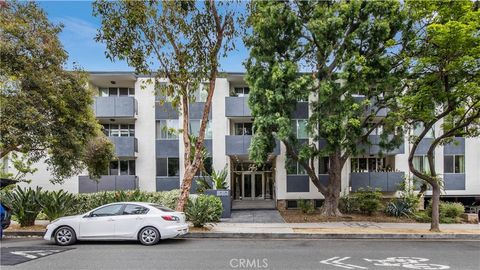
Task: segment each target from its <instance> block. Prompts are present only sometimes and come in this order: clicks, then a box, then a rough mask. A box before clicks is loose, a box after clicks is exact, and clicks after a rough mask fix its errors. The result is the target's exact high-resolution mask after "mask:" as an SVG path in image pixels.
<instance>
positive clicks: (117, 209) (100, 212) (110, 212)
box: [90, 204, 123, 217]
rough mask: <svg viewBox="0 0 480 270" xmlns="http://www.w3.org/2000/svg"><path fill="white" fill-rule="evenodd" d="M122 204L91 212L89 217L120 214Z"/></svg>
mask: <svg viewBox="0 0 480 270" xmlns="http://www.w3.org/2000/svg"><path fill="white" fill-rule="evenodd" d="M122 207H123V204H114V205H109V206H105V207H102V208H100V209H97V210H95V211H93V212H92V213H91V214H90V216H92V217H105V216H114V215H118V214H119V212H120V209H122Z"/></svg>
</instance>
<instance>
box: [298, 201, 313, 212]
mask: <svg viewBox="0 0 480 270" xmlns="http://www.w3.org/2000/svg"><path fill="white" fill-rule="evenodd" d="M297 205H298V208H300V210H302V212H303V213H305V214H313V212H315V207H314V206H313V203H312V201H311V200H303V199H302V200H298V201H297Z"/></svg>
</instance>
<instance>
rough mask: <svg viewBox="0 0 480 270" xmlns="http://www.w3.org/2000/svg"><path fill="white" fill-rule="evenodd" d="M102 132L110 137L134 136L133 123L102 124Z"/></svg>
mask: <svg viewBox="0 0 480 270" xmlns="http://www.w3.org/2000/svg"><path fill="white" fill-rule="evenodd" d="M103 133H104V134H105V136H110V137H135V125H134V124H122V125H118V124H103Z"/></svg>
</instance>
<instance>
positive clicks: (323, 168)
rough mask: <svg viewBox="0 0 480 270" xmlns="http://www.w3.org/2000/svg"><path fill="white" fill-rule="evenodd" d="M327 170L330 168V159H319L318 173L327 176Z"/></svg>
mask: <svg viewBox="0 0 480 270" xmlns="http://www.w3.org/2000/svg"><path fill="white" fill-rule="evenodd" d="M329 168H330V159H329V158H328V157H320V160H319V164H318V173H319V174H328V169H329Z"/></svg>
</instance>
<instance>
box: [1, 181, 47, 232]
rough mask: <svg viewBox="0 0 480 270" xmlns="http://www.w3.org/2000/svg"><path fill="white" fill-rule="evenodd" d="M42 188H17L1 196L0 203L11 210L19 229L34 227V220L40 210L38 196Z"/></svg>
mask: <svg viewBox="0 0 480 270" xmlns="http://www.w3.org/2000/svg"><path fill="white" fill-rule="evenodd" d="M41 195H42V188H40V187H37V188H36V189H32V188H30V187H29V188H21V187H19V186H17V187H16V188H15V189H13V190H11V191H9V192H5V193H4V194H3V198H2V203H4V204H5V205H6V206H7V207H8V208H10V209H12V214H13V215H15V216H16V217H17V219H18V223H20V227H26V226H33V225H35V219H36V218H37V216H38V214H39V213H40V211H41V210H42V207H41V205H40V204H39V202H40V196H41Z"/></svg>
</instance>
